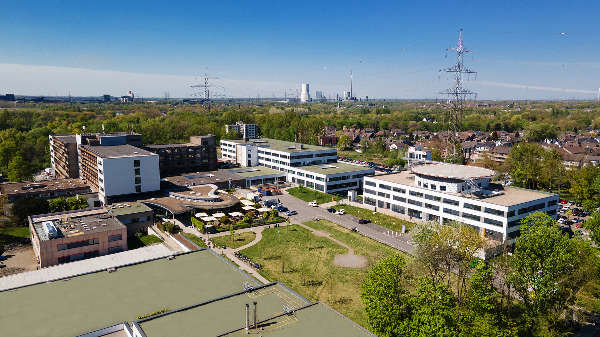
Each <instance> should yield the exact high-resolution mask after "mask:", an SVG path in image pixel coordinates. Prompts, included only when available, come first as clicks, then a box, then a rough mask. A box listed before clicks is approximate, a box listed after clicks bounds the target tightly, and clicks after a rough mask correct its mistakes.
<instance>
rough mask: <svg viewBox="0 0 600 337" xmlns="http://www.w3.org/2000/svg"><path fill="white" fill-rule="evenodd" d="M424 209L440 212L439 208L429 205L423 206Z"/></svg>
mask: <svg viewBox="0 0 600 337" xmlns="http://www.w3.org/2000/svg"><path fill="white" fill-rule="evenodd" d="M425 208H429V209H432V210H435V211H439V210H440V207H439V206H436V205H431V204H425Z"/></svg>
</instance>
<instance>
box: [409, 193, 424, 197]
mask: <svg viewBox="0 0 600 337" xmlns="http://www.w3.org/2000/svg"><path fill="white" fill-rule="evenodd" d="M408 194H410V195H412V196H413V197H419V198H422V197H423V193H421V192H415V191H409V192H408Z"/></svg>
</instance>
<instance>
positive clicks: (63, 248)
mask: <svg viewBox="0 0 600 337" xmlns="http://www.w3.org/2000/svg"><path fill="white" fill-rule="evenodd" d="M65 249H69V245H68V244H66V243H65V244H62V245H58V250H65Z"/></svg>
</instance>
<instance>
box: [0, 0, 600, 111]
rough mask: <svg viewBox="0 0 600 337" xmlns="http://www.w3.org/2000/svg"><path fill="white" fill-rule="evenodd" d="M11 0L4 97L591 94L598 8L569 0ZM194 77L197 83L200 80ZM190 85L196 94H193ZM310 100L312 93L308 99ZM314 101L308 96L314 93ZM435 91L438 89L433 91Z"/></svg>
mask: <svg viewBox="0 0 600 337" xmlns="http://www.w3.org/2000/svg"><path fill="white" fill-rule="evenodd" d="M299 5H300V4H297V3H294V4H292V3H289V4H288V3H287V2H280V1H261V2H258V1H244V2H223V1H202V2H195V1H172V2H169V3H168V4H166V3H137V2H127V3H123V2H117V1H107V2H102V3H97V2H90V3H87V2H80V1H79V2H75V1H70V0H67V1H62V2H58V3H38V2H30V1H24V2H3V19H2V20H1V21H0V32H1V33H0V95H1V94H6V93H13V94H17V95H32V96H67V95H69V93H70V94H71V95H73V96H101V95H103V94H110V95H112V96H122V95H125V94H126V93H127V92H128V91H130V90H131V91H132V92H133V93H134V94H136V95H137V94H139V95H141V96H143V97H164V95H165V93H167V92H168V93H169V96H170V97H174V98H175V97H177V98H190V97H191V98H193V97H198V95H200V97H203V90H202V91H201V92H200V91H199V90H198V88H196V89H194V88H192V86H194V85H197V84H199V83H200V82H202V83H203V79H200V78H201V77H203V76H204V71H205V69H206V68H208V76H209V77H210V78H212V79H210V80H209V83H210V84H211V85H214V87H212V88H211V90H210V91H211V94H212V95H213V97H216V98H218V97H226V98H230V97H233V98H257V97H260V98H270V97H284V96H285V95H287V96H292V97H295V96H296V90H297V91H298V96H300V93H301V91H302V87H301V85H302V84H309V85H310V90H311V92H313V93H314V92H316V91H320V92H322V93H323V95H324V96H325V97H326V98H329V97H331V98H334V97H335V95H336V94H337V95H339V96H342V95H343V93H344V91H350V72H351V71H352V72H353V77H354V81H353V93H354V96H356V97H357V98H363V99H364V98H365V96H368V97H369V99H396V98H398V99H425V98H428V99H433V98H436V92H440V91H443V90H445V89H447V88H450V87H451V86H452V84H453V83H452V82H453V78H452V74H446V73H444V72H440V70H442V69H445V68H449V67H452V66H453V65H454V63H455V58H456V54H455V53H454V52H452V51H450V50H448V51H447V50H446V49H449V48H452V47H454V46H456V45H457V44H458V37H459V32H460V29H463V30H464V31H463V39H464V45H465V47H466V48H468V49H470V50H473V51H474V53H467V54H465V60H464V62H465V66H466V67H468V68H469V69H471V70H473V71H476V72H477V75H476V76H475V75H471V76H470V77H465V78H464V81H465V82H464V86H465V87H466V88H468V89H470V90H471V91H473V92H476V93H478V96H477V99H479V100H494V99H514V100H526V99H528V100H541V99H580V100H584V99H593V100H595V99H597V98H598V89H599V88H600V80H599V77H600V76H598V75H599V72H600V62H598V55H600V48H599V44H598V43H594V42H595V40H596V37H597V36H598V33H599V32H600V22H599V21H598V20H597V18H596V13H598V11H599V10H600V4H598V3H594V2H583V1H575V2H571V3H568V4H565V3H564V2H562V1H546V2H544V3H543V5H540V4H539V3H528V2H520V1H503V2H498V3H488V2H457V1H444V2H442V1H421V2H410V3H404V2H392V1H376V2H370V3H368V5H367V4H365V3H364V2H359V1H344V2H341V1H340V2H336V1H304V2H303V3H302V9H299V8H297V6H299ZM196 77H198V78H199V79H196ZM193 95H196V96H193ZM311 96H312V95H311ZM313 98H314V97H313ZM437 98H439V99H441V98H442V97H441V95H437Z"/></svg>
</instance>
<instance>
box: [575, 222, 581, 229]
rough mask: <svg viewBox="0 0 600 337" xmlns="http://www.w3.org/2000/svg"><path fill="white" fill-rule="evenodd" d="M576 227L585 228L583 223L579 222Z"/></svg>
mask: <svg viewBox="0 0 600 337" xmlns="http://www.w3.org/2000/svg"><path fill="white" fill-rule="evenodd" d="M575 227H577V228H583V223H581V222H578V223H576V224H575Z"/></svg>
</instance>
